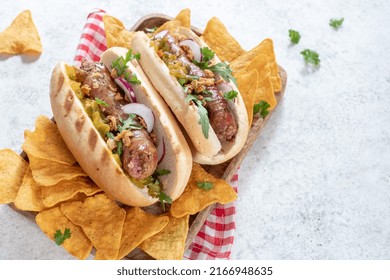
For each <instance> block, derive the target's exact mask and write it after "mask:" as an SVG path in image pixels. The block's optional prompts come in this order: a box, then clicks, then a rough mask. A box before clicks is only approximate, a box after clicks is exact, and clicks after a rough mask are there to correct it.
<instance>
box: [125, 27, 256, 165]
mask: <svg viewBox="0 0 390 280" xmlns="http://www.w3.org/2000/svg"><path fill="white" fill-rule="evenodd" d="M132 48H133V49H134V50H135V51H137V52H139V53H140V54H141V59H140V61H139V63H140V65H141V67H142V68H143V70H144V72H145V73H146V75H147V76H148V77H149V79H150V81H151V82H152V84H153V85H154V87H155V88H156V90H157V91H158V92H159V93H160V95H161V96H162V97H163V98H164V100H165V102H166V103H167V104H168V106H169V107H170V108H171V110H172V112H173V113H174V114H175V116H176V117H177V119H178V120H179V122H180V123H181V125H182V127H183V128H184V130H185V133H186V135H187V137H188V138H189V139H190V140H191V141H190V142H191V145H192V150H193V156H194V161H195V162H198V163H201V164H220V163H222V162H225V161H227V160H229V159H231V158H232V157H234V156H235V155H236V154H237V153H238V152H239V151H240V150H241V149H242V147H243V146H244V144H245V141H246V139H247V136H248V132H249V124H248V117H247V112H246V108H245V104H244V101H243V99H242V97H241V95H240V93H239V91H238V89H237V86H236V85H235V78H234V77H233V75H232V71H231V69H230V68H229V66H228V64H226V63H224V62H221V61H220V60H219V59H218V58H217V56H216V55H215V53H214V52H213V51H212V50H211V49H210V48H209V47H208V46H207V45H206V43H205V42H203V41H202V39H201V38H199V37H198V36H197V35H196V34H195V33H194V32H193V31H191V30H190V29H188V28H183V27H180V28H177V29H175V30H173V31H172V30H171V31H168V30H163V31H160V32H159V33H157V34H145V33H144V32H137V33H136V34H135V36H134V38H133V40H132Z"/></svg>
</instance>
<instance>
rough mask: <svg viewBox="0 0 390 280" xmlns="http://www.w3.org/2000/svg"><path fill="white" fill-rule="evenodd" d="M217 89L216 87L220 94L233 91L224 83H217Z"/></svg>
mask: <svg viewBox="0 0 390 280" xmlns="http://www.w3.org/2000/svg"><path fill="white" fill-rule="evenodd" d="M217 87H218V90H219V91H222V93H225V92H229V91H232V90H233V87H232V86H231V85H229V83H225V82H222V83H219V84H218V85H217Z"/></svg>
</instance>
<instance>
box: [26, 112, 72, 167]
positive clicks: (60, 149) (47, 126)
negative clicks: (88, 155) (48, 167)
mask: <svg viewBox="0 0 390 280" xmlns="http://www.w3.org/2000/svg"><path fill="white" fill-rule="evenodd" d="M24 139H25V141H24V143H23V145H22V148H23V150H24V151H25V152H26V154H27V155H28V156H30V155H32V156H34V157H35V158H40V159H47V160H50V161H55V162H58V163H62V164H66V165H69V166H71V165H73V164H75V163H76V159H75V158H74V156H73V155H72V153H71V152H70V150H69V149H68V147H67V146H66V144H65V142H64V140H63V139H62V136H61V134H60V132H59V130H58V128H57V125H56V124H55V123H54V122H52V121H51V120H50V119H49V118H47V117H46V116H38V117H37V119H36V120H35V131H33V132H31V131H29V130H26V131H25V132H24Z"/></svg>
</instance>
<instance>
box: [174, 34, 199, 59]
mask: <svg viewBox="0 0 390 280" xmlns="http://www.w3.org/2000/svg"><path fill="white" fill-rule="evenodd" d="M179 45H180V46H187V47H189V48H190V49H191V51H192V53H193V54H194V60H196V61H202V53H201V51H200V46H199V45H198V44H197V43H196V42H195V41H194V40H192V39H186V40H183V41H181V42H180V43H179Z"/></svg>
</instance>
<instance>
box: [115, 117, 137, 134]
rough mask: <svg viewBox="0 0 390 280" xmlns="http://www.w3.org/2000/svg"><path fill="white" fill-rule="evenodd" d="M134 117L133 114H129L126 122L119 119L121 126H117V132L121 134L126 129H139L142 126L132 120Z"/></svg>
mask: <svg viewBox="0 0 390 280" xmlns="http://www.w3.org/2000/svg"><path fill="white" fill-rule="evenodd" d="M135 117H136V115H135V114H129V117H128V118H127V119H126V120H124V119H122V118H120V122H121V123H122V125H118V131H119V132H122V131H124V130H128V129H141V128H142V126H141V125H140V124H138V123H137V122H136V121H135V120H134V118H135Z"/></svg>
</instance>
